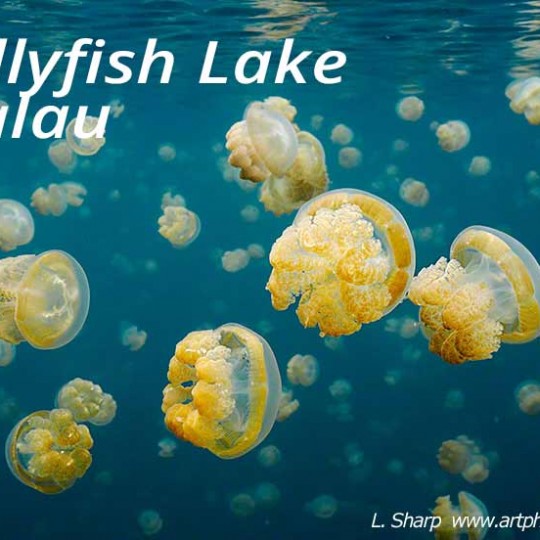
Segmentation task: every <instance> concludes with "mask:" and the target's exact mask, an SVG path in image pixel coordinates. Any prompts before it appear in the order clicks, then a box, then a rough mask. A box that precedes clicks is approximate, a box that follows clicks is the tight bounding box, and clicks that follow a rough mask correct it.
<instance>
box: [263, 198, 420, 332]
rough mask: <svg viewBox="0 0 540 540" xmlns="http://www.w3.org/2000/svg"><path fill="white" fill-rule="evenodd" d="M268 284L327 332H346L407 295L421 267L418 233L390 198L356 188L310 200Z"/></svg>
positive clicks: (284, 240)
mask: <svg viewBox="0 0 540 540" xmlns="http://www.w3.org/2000/svg"><path fill="white" fill-rule="evenodd" d="M270 264H271V265H272V267H273V270H272V273H271V275H270V279H269V281H268V284H267V289H268V290H269V291H270V294H271V296H272V305H273V306H274V308H275V309H277V310H279V311H282V310H285V309H287V308H288V307H289V306H290V305H291V304H293V303H294V302H295V301H296V298H297V297H300V302H299V304H298V308H297V310H296V313H297V315H298V319H299V321H300V323H301V324H302V325H303V326H304V327H314V326H318V327H319V329H320V333H321V336H324V335H330V336H341V335H348V334H353V333H354V332H357V331H358V330H360V328H361V326H362V324H365V323H370V322H373V321H377V320H379V319H380V318H381V317H383V315H385V314H387V313H389V312H390V311H392V309H394V307H395V306H396V305H397V304H398V303H399V302H401V300H402V299H403V297H404V295H405V293H406V291H407V289H408V287H409V283H410V281H411V279H412V276H413V275H414V265H415V252H414V244H413V241H412V235H411V233H410V230H409V228H408V226H407V224H406V222H405V220H404V219H403V217H402V216H401V214H400V213H399V212H398V211H397V210H396V209H395V208H394V207H393V206H392V205H390V204H389V203H387V202H386V201H384V200H382V199H380V198H378V197H376V196H375V195H371V194H369V193H366V192H363V191H358V190H354V189H342V190H335V191H330V192H328V193H325V194H323V195H320V196H319V197H317V198H315V199H313V200H312V201H310V202H308V203H306V204H305V205H304V206H303V207H302V208H301V209H300V210H299V211H298V213H297V215H296V218H295V220H294V222H293V224H292V225H291V226H290V227H288V228H287V229H285V231H284V232H283V234H282V235H281V237H280V238H278V239H277V240H276V242H275V243H274V245H273V247H272V250H271V252H270Z"/></svg>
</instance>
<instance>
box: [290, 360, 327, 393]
mask: <svg viewBox="0 0 540 540" xmlns="http://www.w3.org/2000/svg"><path fill="white" fill-rule="evenodd" d="M318 377H319V363H318V362H317V359H316V358H315V357H314V356H312V355H311V354H306V355H301V354H295V355H294V356H293V357H292V358H291V359H290V360H289V361H288V363H287V379H288V380H289V382H290V383H291V384H294V385H298V384H299V385H301V386H311V385H312V384H314V383H315V381H316V380H317V379H318Z"/></svg>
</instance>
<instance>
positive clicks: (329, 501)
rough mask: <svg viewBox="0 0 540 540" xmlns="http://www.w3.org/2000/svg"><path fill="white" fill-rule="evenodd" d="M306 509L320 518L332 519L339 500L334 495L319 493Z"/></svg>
mask: <svg viewBox="0 0 540 540" xmlns="http://www.w3.org/2000/svg"><path fill="white" fill-rule="evenodd" d="M305 509H306V511H308V512H309V513H310V514H313V515H314V516H315V517H316V518H319V519H330V518H332V517H334V515H335V513H336V512H337V510H338V501H337V500H336V498H335V497H334V496H333V495H319V496H318V497H315V499H313V500H312V501H310V502H308V503H307V504H306V506H305Z"/></svg>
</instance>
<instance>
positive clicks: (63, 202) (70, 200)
mask: <svg viewBox="0 0 540 540" xmlns="http://www.w3.org/2000/svg"><path fill="white" fill-rule="evenodd" d="M86 194H87V191H86V188H85V187H84V186H83V185H82V184H78V183H77V182H63V183H62V184H49V185H48V186H47V187H46V188H43V187H40V188H38V189H36V191H34V193H32V202H31V203H30V206H32V208H35V209H36V212H38V214H41V215H42V216H56V217H58V216H61V215H63V214H64V213H65V212H66V210H67V209H68V207H69V206H74V207H79V206H82V204H83V203H84V198H85V197H86Z"/></svg>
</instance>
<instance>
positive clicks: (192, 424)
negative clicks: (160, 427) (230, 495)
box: [162, 323, 281, 459]
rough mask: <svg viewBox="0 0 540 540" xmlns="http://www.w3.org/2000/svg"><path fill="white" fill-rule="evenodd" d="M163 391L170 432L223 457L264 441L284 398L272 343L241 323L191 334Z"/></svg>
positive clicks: (178, 351)
mask: <svg viewBox="0 0 540 540" xmlns="http://www.w3.org/2000/svg"><path fill="white" fill-rule="evenodd" d="M167 377H168V380H169V384H168V385H167V386H166V387H165V389H164V391H163V403H162V410H163V412H164V413H165V424H166V426H167V428H168V429H169V430H170V431H171V432H172V433H174V435H176V437H178V438H179V439H183V440H185V441H188V442H190V443H192V444H194V445H195V446H200V447H202V448H206V449H207V450H209V451H210V452H212V453H213V454H215V455H216V456H218V457H220V458H223V459H232V458H237V457H240V456H242V455H244V454H245V453H247V452H249V451H250V450H251V449H253V448H255V447H256V446H257V445H258V444H259V443H261V442H262V441H263V440H264V439H265V438H266V436H267V435H268V433H269V432H270V430H271V428H272V426H273V424H274V421H275V419H276V415H277V411H278V406H279V399H280V395H281V379H280V375H279V370H278V366H277V362H276V359H275V356H274V353H273V352H272V349H271V348H270V346H269V345H268V343H267V342H266V341H265V340H264V339H263V338H262V337H261V336H259V335H258V334H256V333H255V332H253V331H252V330H249V329H248V328H245V327H243V326H240V325H238V324H231V323H229V324H225V325H223V326H220V327H219V328H217V329H216V330H203V331H198V332H191V333H190V334H188V335H187V336H186V337H185V338H184V339H183V340H182V341H180V342H179V343H178V344H177V345H176V351H175V354H174V356H173V357H172V358H171V361H170V364H169V371H168V374H167Z"/></svg>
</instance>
